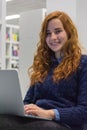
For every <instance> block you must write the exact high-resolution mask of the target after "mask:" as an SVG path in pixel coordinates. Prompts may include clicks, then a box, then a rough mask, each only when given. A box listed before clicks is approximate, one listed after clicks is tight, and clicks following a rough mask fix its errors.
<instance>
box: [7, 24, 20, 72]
mask: <svg viewBox="0 0 87 130" xmlns="http://www.w3.org/2000/svg"><path fill="white" fill-rule="evenodd" d="M5 52H6V54H5V55H6V58H5V64H6V69H17V70H18V69H19V26H15V25H6V51H5Z"/></svg>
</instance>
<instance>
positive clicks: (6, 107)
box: [0, 70, 51, 120]
mask: <svg viewBox="0 0 87 130" xmlns="http://www.w3.org/2000/svg"><path fill="white" fill-rule="evenodd" d="M0 114H10V115H17V116H22V117H27V118H36V119H42V120H51V119H48V118H43V117H38V116H33V115H25V113H24V104H23V100H22V94H21V87H20V82H19V77H18V72H17V71H16V70H0Z"/></svg>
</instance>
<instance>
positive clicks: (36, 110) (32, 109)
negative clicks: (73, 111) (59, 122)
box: [24, 104, 55, 119]
mask: <svg viewBox="0 0 87 130" xmlns="http://www.w3.org/2000/svg"><path fill="white" fill-rule="evenodd" d="M24 111H25V114H32V115H35V116H39V117H43V118H50V119H54V118H55V113H54V111H53V110H51V109H50V110H45V109H42V108H40V107H38V106H37V105H35V104H27V105H24Z"/></svg>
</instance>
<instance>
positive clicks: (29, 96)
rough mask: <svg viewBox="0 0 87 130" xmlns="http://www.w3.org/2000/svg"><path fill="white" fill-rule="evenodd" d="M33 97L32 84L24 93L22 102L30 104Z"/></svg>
mask: <svg viewBox="0 0 87 130" xmlns="http://www.w3.org/2000/svg"><path fill="white" fill-rule="evenodd" d="M33 97H34V86H31V87H30V88H29V89H28V91H27V93H26V95H25V98H24V100H23V102H24V104H30V103H33Z"/></svg>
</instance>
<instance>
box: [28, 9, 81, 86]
mask: <svg viewBox="0 0 87 130" xmlns="http://www.w3.org/2000/svg"><path fill="white" fill-rule="evenodd" d="M55 18H58V19H59V20H60V21H61V22H62V24H63V27H64V29H65V31H66V33H67V35H68V40H67V42H66V43H65V44H64V46H63V48H62V50H61V52H63V54H64V57H63V60H62V62H61V63H60V65H58V66H57V67H56V68H55V69H54V72H53V80H54V82H58V81H59V80H61V79H65V78H67V77H68V76H69V75H71V74H72V73H73V72H75V71H76V69H77V67H78V65H79V62H80V57H81V49H80V46H79V45H80V44H79V40H78V33H77V29H76V27H75V25H74V23H73V22H72V20H71V18H70V17H69V16H68V15H67V14H66V13H64V12H61V11H55V12H52V13H50V14H49V15H47V16H46V18H45V19H44V21H43V23H42V28H41V32H40V35H39V37H40V41H39V43H38V46H37V52H36V54H35V56H34V62H33V65H32V66H31V67H30V68H29V71H28V72H29V75H30V77H31V85H33V84H35V83H37V82H43V81H44V79H45V77H46V76H47V74H48V72H49V69H50V64H51V55H52V54H53V52H52V51H51V50H50V49H49V47H48V46H47V44H46V29H47V26H48V22H49V21H50V20H52V19H55Z"/></svg>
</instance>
